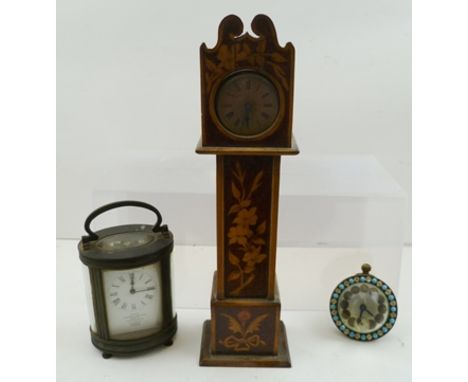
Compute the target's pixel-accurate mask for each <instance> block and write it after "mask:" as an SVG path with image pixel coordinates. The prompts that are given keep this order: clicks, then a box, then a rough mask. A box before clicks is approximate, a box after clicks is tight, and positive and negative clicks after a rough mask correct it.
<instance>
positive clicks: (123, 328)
mask: <svg viewBox="0 0 468 382" xmlns="http://www.w3.org/2000/svg"><path fill="white" fill-rule="evenodd" d="M128 206H133V207H142V208H145V209H148V210H150V211H153V212H154V213H155V214H156V216H157V221H156V223H155V224H154V225H147V224H131V225H121V226H116V227H110V228H106V229H102V230H99V231H96V232H94V231H92V230H91V227H90V224H91V222H92V220H93V219H94V218H96V217H97V216H98V215H100V214H102V213H103V212H106V211H108V210H111V209H114V208H118V207H128ZM161 222H162V217H161V214H160V213H159V211H158V210H157V209H156V208H155V207H153V206H152V205H150V204H146V203H143V202H138V201H122V202H115V203H111V204H107V205H105V206H103V207H101V208H98V209H97V210H95V211H94V212H92V213H91V214H90V215H89V216H88V218H87V219H86V221H85V231H86V232H87V233H88V235H86V236H83V237H82V239H81V241H80V243H79V244H78V250H79V254H80V260H81V261H82V263H83V264H84V265H85V267H84V271H85V277H84V280H85V287H86V292H87V297H88V304H89V307H88V310H89V312H90V320H91V326H90V334H91V342H92V343H93V344H94V346H96V347H97V348H98V349H100V350H101V351H102V356H103V357H104V358H109V357H111V356H112V355H114V354H115V355H128V354H133V353H137V352H140V351H143V350H148V349H151V348H153V347H156V346H159V345H162V344H164V345H166V346H169V345H171V344H172V339H173V337H174V335H175V333H176V330H177V317H176V315H175V314H174V311H173V307H172V290H171V252H172V249H173V247H174V238H173V236H172V233H171V232H170V231H169V229H168V227H167V225H161Z"/></svg>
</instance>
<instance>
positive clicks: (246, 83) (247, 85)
mask: <svg viewBox="0 0 468 382" xmlns="http://www.w3.org/2000/svg"><path fill="white" fill-rule="evenodd" d="M245 88H246V89H247V90H250V80H247V81H246V82H245Z"/></svg>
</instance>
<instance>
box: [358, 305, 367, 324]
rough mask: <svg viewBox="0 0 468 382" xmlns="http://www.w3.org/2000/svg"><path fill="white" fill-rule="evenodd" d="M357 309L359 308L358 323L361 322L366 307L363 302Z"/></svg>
mask: <svg viewBox="0 0 468 382" xmlns="http://www.w3.org/2000/svg"><path fill="white" fill-rule="evenodd" d="M359 310H360V313H359V317H358V319H357V322H358V324H360V323H361V318H362V314H363V313H364V312H365V311H366V310H367V307H366V306H365V305H364V304H361V305H360V306H359Z"/></svg>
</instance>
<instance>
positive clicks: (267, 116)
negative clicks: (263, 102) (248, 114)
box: [262, 113, 270, 118]
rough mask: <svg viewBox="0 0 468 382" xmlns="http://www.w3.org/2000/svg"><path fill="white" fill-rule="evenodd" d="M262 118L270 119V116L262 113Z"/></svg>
mask: <svg viewBox="0 0 468 382" xmlns="http://www.w3.org/2000/svg"><path fill="white" fill-rule="evenodd" d="M262 117H263V118H270V115H269V114H267V113H262Z"/></svg>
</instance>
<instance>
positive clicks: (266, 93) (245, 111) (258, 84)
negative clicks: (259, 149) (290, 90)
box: [215, 70, 280, 138]
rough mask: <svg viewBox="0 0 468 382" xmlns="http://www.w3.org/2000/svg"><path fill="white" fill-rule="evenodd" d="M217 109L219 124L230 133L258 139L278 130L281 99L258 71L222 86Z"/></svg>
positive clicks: (231, 78) (232, 77)
mask: <svg viewBox="0 0 468 382" xmlns="http://www.w3.org/2000/svg"><path fill="white" fill-rule="evenodd" d="M215 109H216V115H217V117H218V119H219V121H220V122H221V124H222V125H223V127H224V128H225V129H227V130H228V131H229V132H230V133H232V134H234V135H236V136H240V137H249V138H251V137H257V136H259V135H263V133H265V132H266V131H268V130H270V129H272V128H273V127H274V123H275V120H276V118H277V116H278V113H279V109H280V97H279V93H278V91H277V89H276V86H275V85H274V84H273V82H271V81H270V80H269V79H268V78H267V77H265V76H263V75H261V74H259V73H257V72H254V71H249V70H247V71H241V72H238V73H234V74H232V75H230V76H229V77H228V78H227V79H225V80H224V81H223V82H222V83H221V84H220V86H219V88H218V90H217V92H216V98H215Z"/></svg>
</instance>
